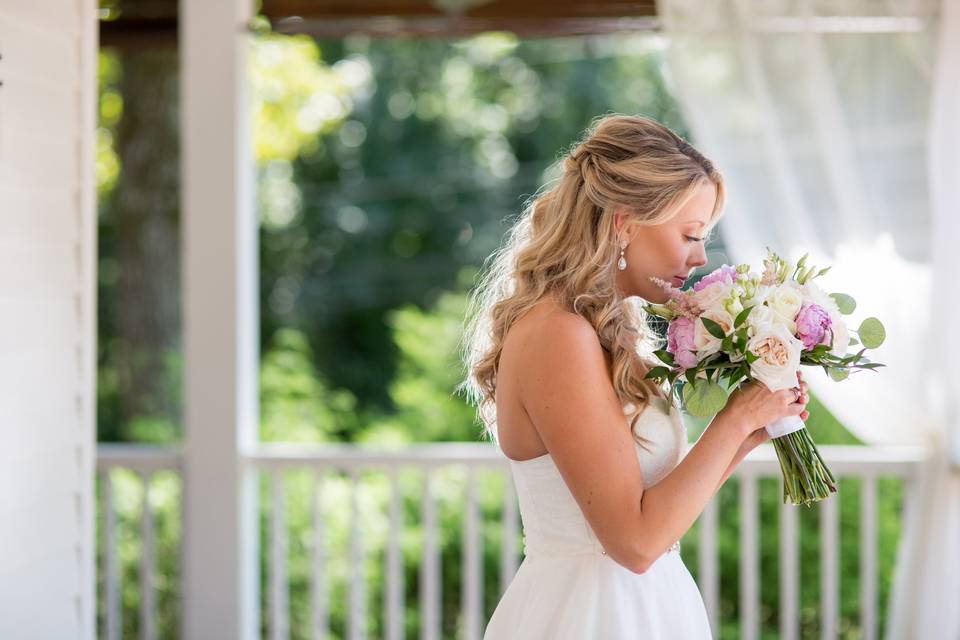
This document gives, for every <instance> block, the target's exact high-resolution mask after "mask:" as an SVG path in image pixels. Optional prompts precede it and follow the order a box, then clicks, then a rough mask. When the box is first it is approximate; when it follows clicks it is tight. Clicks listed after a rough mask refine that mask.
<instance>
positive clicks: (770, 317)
mask: <svg viewBox="0 0 960 640" xmlns="http://www.w3.org/2000/svg"><path fill="white" fill-rule="evenodd" d="M767 325H777V326H781V327H784V328H786V329H787V330H789V327H788V326H787V323H786V322H784V319H783V318H782V317H781V316H779V315H777V314H776V313H775V312H774V311H773V309H771V308H770V307H768V306H767V305H765V304H759V305H757V306H755V307H754V308H753V309H752V310H751V311H750V315H748V316H747V336H748V337H753V336H755V335H757V333H758V332H759V331H761V330H762V329H764V328H765V327H766V326H767Z"/></svg>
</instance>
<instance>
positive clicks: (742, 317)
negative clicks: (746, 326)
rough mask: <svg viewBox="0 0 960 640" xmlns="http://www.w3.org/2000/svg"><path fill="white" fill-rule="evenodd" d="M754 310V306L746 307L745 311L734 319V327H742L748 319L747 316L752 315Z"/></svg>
mask: <svg viewBox="0 0 960 640" xmlns="http://www.w3.org/2000/svg"><path fill="white" fill-rule="evenodd" d="M754 306H755V305H754ZM751 311H753V306H749V307H746V308H745V309H744V310H743V311H741V312H740V313H738V314H737V319H736V320H734V321H733V328H734V329H736V328H738V327H740V325H742V324H743V323H744V322H746V321H747V316H749V315H750V312H751Z"/></svg>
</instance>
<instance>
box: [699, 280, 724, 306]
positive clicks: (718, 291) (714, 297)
mask: <svg viewBox="0 0 960 640" xmlns="http://www.w3.org/2000/svg"><path fill="white" fill-rule="evenodd" d="M732 289H733V284H731V283H729V282H725V281H720V282H713V283H711V284H708V285H707V286H705V287H704V288H703V289H700V291H695V292H694V294H693V299H694V301H695V302H696V303H697V306H698V307H700V308H701V309H712V308H713V307H715V306H717V304H719V303H720V302H721V301H722V300H723V299H724V298H726V297H727V296H729V295H730V292H731V290H732Z"/></svg>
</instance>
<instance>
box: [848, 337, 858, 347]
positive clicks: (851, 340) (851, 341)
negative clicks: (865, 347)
mask: <svg viewBox="0 0 960 640" xmlns="http://www.w3.org/2000/svg"><path fill="white" fill-rule="evenodd" d="M855 344H860V341H859V340H857V339H856V338H850V342H848V343H847V346H848V347H852V346H853V345H855Z"/></svg>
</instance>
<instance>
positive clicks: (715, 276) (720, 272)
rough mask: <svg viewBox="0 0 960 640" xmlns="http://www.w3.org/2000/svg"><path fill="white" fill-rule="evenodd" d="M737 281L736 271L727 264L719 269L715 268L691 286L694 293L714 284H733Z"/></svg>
mask: <svg viewBox="0 0 960 640" xmlns="http://www.w3.org/2000/svg"><path fill="white" fill-rule="evenodd" d="M736 281H737V269H736V268H735V267H731V266H730V265H728V264H725V265H723V266H721V267H717V268H716V269H714V270H713V271H711V272H710V273H708V274H707V275H705V276H703V277H702V278H700V280H699V281H698V282H697V283H696V284H695V285H693V290H694V291H700V290H701V289H703V288H704V287H707V286H709V285H711V284H713V283H714V282H726V283H727V284H733V283H734V282H736Z"/></svg>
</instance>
